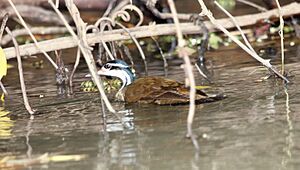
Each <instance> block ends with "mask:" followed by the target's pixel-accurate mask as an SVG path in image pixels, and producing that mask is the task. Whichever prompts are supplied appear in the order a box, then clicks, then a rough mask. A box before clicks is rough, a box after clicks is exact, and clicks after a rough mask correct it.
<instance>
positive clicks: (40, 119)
mask: <svg viewBox="0 0 300 170" xmlns="http://www.w3.org/2000/svg"><path fill="white" fill-rule="evenodd" d="M298 48H299V47H298ZM296 50H297V47H293V48H289V51H288V52H287V58H288V61H289V62H288V64H287V65H286V67H287V70H289V71H291V75H293V76H294V77H292V78H291V80H292V82H293V83H292V84H290V85H288V86H286V87H285V86H284V85H282V82H281V81H276V80H272V79H271V80H267V81H265V82H259V81H257V80H260V79H261V78H262V77H264V76H266V74H267V73H268V72H267V71H266V70H265V69H263V68H262V67H261V66H257V65H258V64H257V63H256V62H255V61H253V60H252V59H250V58H249V57H248V56H247V55H246V54H243V53H241V51H240V50H238V49H234V50H226V53H224V56H222V57H220V56H217V54H218V52H210V53H209V54H208V59H210V60H211V61H213V62H214V63H217V64H216V65H215V67H216V69H215V70H214V72H215V83H214V86H215V87H216V88H217V89H218V90H219V91H223V92H224V93H225V94H226V95H228V98H227V99H225V100H222V101H219V102H214V103H207V104H203V105H198V106H197V108H196V116H195V121H194V132H195V134H197V135H198V136H199V138H198V141H199V144H200V147H201V151H200V154H199V155H195V152H194V148H193V146H192V144H191V142H190V140H188V139H186V138H185V134H186V116H187V112H188V106H172V107H170V106H153V105H124V104H123V103H113V105H114V106H115V107H116V108H117V109H118V110H122V109H123V110H124V109H132V114H127V115H125V114H119V116H121V117H122V120H123V122H126V124H125V125H122V124H121V123H120V121H119V120H118V119H117V118H116V117H115V116H114V115H112V114H108V118H107V123H108V124H107V125H106V126H104V125H103V121H102V118H101V114H100V110H101V108H100V105H101V104H100V103H99V100H98V99H97V96H98V94H97V93H89V94H86V93H83V92H80V90H79V89H78V88H76V89H75V91H76V95H75V96H70V97H63V96H57V95H56V86H55V83H54V80H53V79H54V72H53V71H49V68H50V66H49V65H48V64H46V65H45V67H46V68H45V69H42V70H40V71H37V70H34V69H33V68H31V67H32V66H30V64H27V65H26V64H25V68H24V70H25V79H26V80H27V81H26V84H27V88H28V93H29V96H30V97H29V99H30V102H31V103H32V106H33V108H35V109H37V110H39V111H40V114H38V115H36V116H35V117H34V119H33V120H31V119H29V116H28V115H27V113H26V111H25V109H24V107H23V105H22V103H21V95H20V91H19V90H18V89H19V87H18V84H17V83H13V82H16V80H17V75H15V73H14V72H15V71H16V70H15V68H14V69H12V70H9V72H10V74H9V75H8V77H7V78H6V79H5V80H6V81H5V82H6V83H5V85H6V87H7V89H8V91H9V92H10V93H11V97H10V98H8V99H7V101H6V103H5V105H4V106H3V107H4V110H3V107H1V110H2V111H1V112H0V113H1V114H3V112H10V114H8V115H5V114H3V116H1V118H0V128H1V130H0V150H1V152H0V157H2V158H3V157H5V156H17V157H16V159H23V158H33V159H34V158H37V157H39V156H41V155H43V154H45V153H49V154H50V155H85V156H86V158H84V159H82V160H80V161H67V162H52V163H48V164H33V165H30V166H26V167H25V169H41V168H43V169H84V168H85V169H213V170H215V169H216V170H218V169H222V170H223V169H231V170H232V169H256V170H257V169H298V168H299V147H298V146H297V143H298V140H300V135H298V133H297V132H298V131H299V130H300V126H299V124H298V121H299V116H298V109H299V108H300V103H299V100H298V98H299V95H300V94H299V91H298V84H299V78H298V77H299V59H298V58H297V57H299V56H297V54H298V53H297V51H296ZM224 51H225V50H224ZM235 53H240V54H241V55H240V56H237V55H235ZM67 54H68V53H67ZM298 55H299V54H298ZM226 56H236V57H231V58H230V60H233V59H234V61H235V62H234V63H233V64H232V62H230V61H228V58H227V57H226ZM241 58H244V60H241ZM219 60H222V61H224V62H223V64H222V65H218V63H221V62H220V61H219ZM24 62H25V63H29V60H25V61H24ZM180 62H181V60H180V59H175V60H173V61H171V62H170V65H171V66H170V69H169V78H172V79H177V80H181V81H182V80H183V79H182V77H183V76H182V75H183V72H182V70H181V69H180V68H179V67H178V66H177V67H176V66H174V64H178V63H180ZM159 63H160V64H161V65H162V61H160V60H154V61H151V62H150V63H149V65H150V67H149V70H150V73H151V74H158V75H163V69H162V67H161V65H159ZM224 63H225V64H224ZM275 63H276V62H275ZM43 70H44V71H43ZM45 70H46V71H45ZM159 70H160V71H159ZM254 70H256V71H254ZM85 72H87V70H86V67H85V65H84V64H83V63H82V64H81V67H80V69H79V71H78V74H77V75H76V77H75V78H76V79H75V80H76V81H75V84H76V85H77V87H78V85H79V84H80V82H81V81H82V80H84V78H83V77H84V74H85ZM195 74H196V75H198V74H197V73H195ZM199 78H200V76H197V82H198V83H199V82H200V81H201V80H200V79H199ZM39 95H44V96H45V97H43V98H40V97H39ZM9 115H10V116H9Z"/></svg>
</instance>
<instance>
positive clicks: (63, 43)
mask: <svg viewBox="0 0 300 170" xmlns="http://www.w3.org/2000/svg"><path fill="white" fill-rule="evenodd" d="M299 13H300V3H297V2H294V3H291V4H289V5H286V6H283V7H282V14H283V16H284V17H287V16H291V15H295V14H299ZM270 17H279V16H278V11H277V9H273V10H270V11H267V12H263V13H257V14H249V15H243V16H237V17H235V19H236V22H237V23H238V24H239V25H240V26H241V27H244V26H249V25H254V24H256V23H257V21H259V20H262V19H266V18H270ZM217 22H218V23H220V24H221V25H222V26H223V27H224V28H226V29H230V28H234V27H235V25H234V23H232V22H231V19H229V18H224V19H219V20H217ZM205 25H206V26H207V28H208V29H209V31H210V32H213V31H216V28H215V26H214V25H213V24H212V23H211V22H209V21H206V22H205ZM180 27H181V30H182V33H183V34H201V33H202V30H201V29H200V28H199V26H196V25H194V24H193V23H182V24H180ZM129 31H130V32H131V33H132V35H134V36H135V37H136V38H143V37H151V36H161V35H174V34H176V29H175V26H174V24H160V25H149V26H140V27H136V28H130V29H129ZM126 39H130V36H129V35H128V34H126V33H124V30H122V29H118V30H113V31H105V32H103V33H90V34H87V42H88V44H89V45H93V44H95V43H100V42H101V41H105V42H108V41H118V40H126ZM77 45H78V44H77V42H74V39H73V38H72V37H62V38H56V39H52V40H46V41H42V42H39V46H40V48H41V49H43V50H44V51H46V52H49V51H55V50H61V49H67V48H73V47H76V46H77ZM4 52H5V54H6V57H7V59H10V58H14V57H15V56H16V53H15V50H14V48H13V47H10V48H5V49H4ZM38 53H41V51H40V50H39V49H38V48H37V47H36V46H35V45H34V44H25V45H21V46H20V55H21V56H24V55H35V54H38Z"/></svg>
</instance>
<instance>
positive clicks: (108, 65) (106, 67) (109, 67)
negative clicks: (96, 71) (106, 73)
mask: <svg viewBox="0 0 300 170" xmlns="http://www.w3.org/2000/svg"><path fill="white" fill-rule="evenodd" d="M103 67H104V68H105V69H111V67H112V66H111V65H110V64H105V65H104V66H103Z"/></svg>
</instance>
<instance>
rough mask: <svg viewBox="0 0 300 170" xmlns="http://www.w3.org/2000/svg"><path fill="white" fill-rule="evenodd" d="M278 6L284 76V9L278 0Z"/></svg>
mask: <svg viewBox="0 0 300 170" xmlns="http://www.w3.org/2000/svg"><path fill="white" fill-rule="evenodd" d="M276 4H277V7H278V13H279V18H280V31H279V36H280V43H281V74H284V37H283V27H284V20H283V17H282V9H281V6H280V4H279V1H278V0H276Z"/></svg>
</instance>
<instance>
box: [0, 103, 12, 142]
mask: <svg viewBox="0 0 300 170" xmlns="http://www.w3.org/2000/svg"><path fill="white" fill-rule="evenodd" d="M8 114H9V112H8V111H6V110H4V108H3V107H0V139H5V138H9V137H11V136H12V132H11V131H12V127H13V125H14V121H12V120H11V119H10V118H9V117H8Z"/></svg>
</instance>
